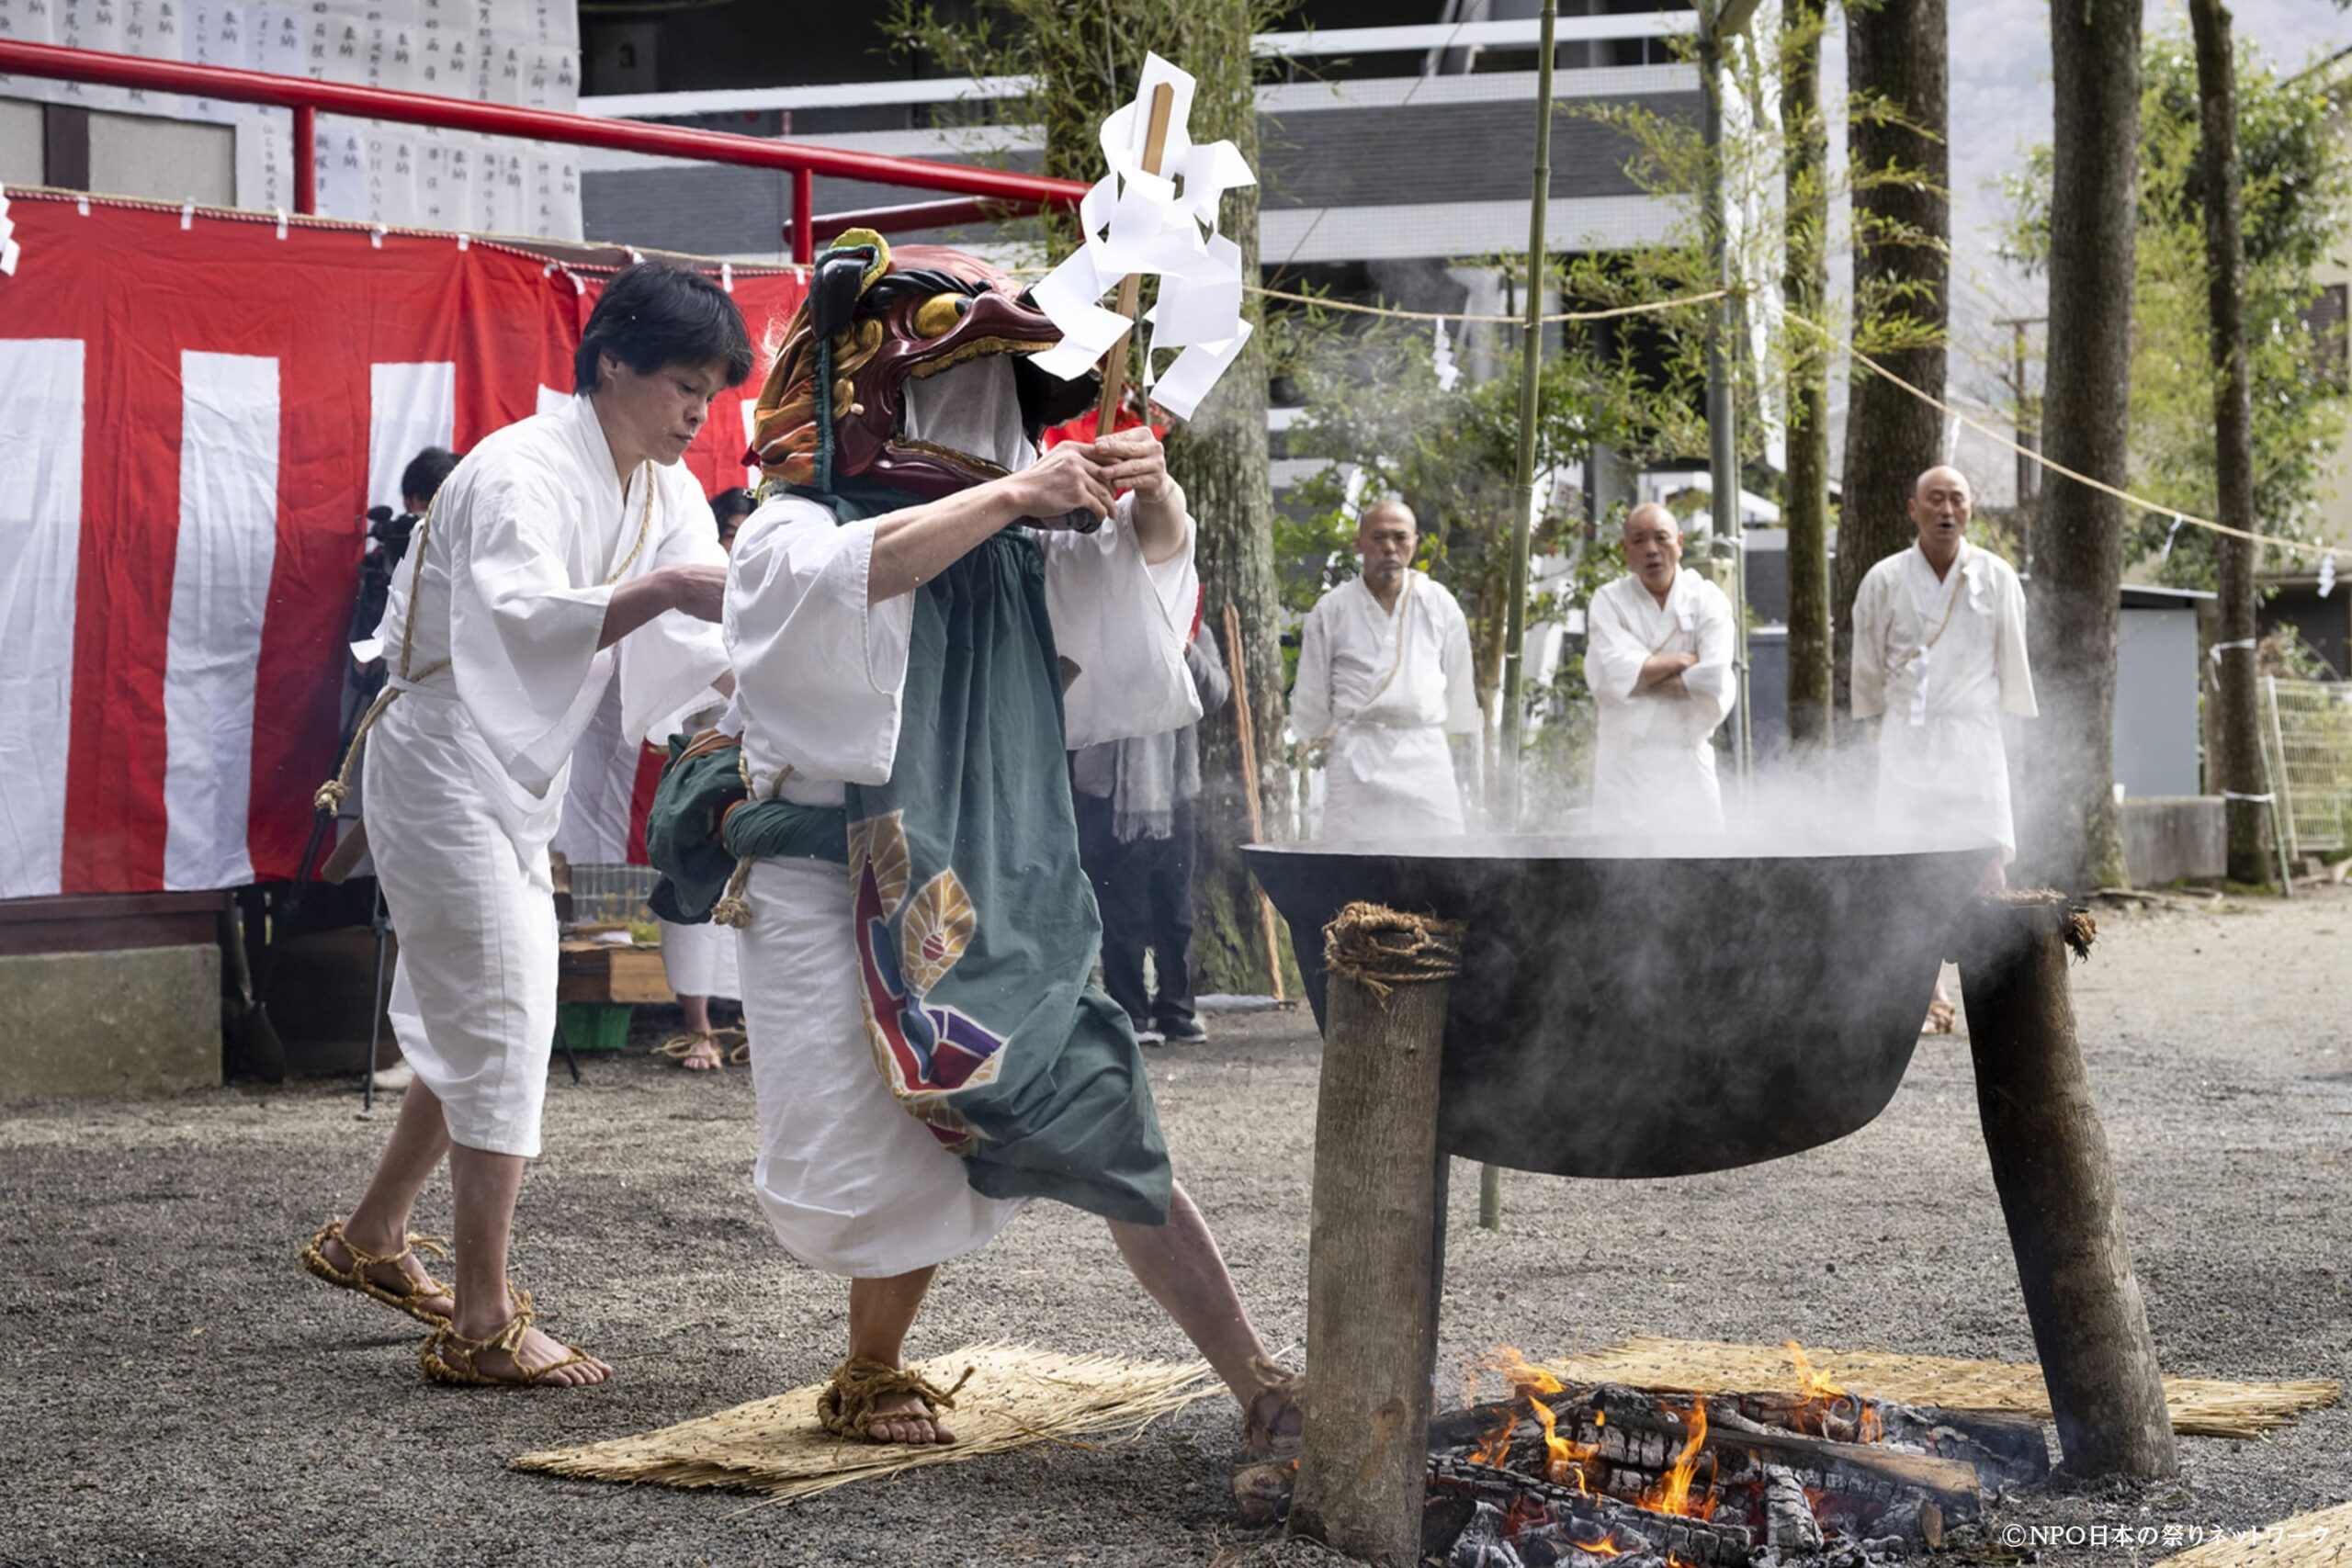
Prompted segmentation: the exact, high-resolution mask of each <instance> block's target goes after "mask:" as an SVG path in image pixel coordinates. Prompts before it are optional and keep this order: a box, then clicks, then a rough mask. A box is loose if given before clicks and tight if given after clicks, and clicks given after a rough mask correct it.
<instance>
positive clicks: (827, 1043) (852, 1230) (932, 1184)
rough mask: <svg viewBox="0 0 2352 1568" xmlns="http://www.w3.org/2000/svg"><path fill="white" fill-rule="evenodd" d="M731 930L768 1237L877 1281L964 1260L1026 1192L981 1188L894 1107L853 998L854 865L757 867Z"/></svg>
mask: <svg viewBox="0 0 2352 1568" xmlns="http://www.w3.org/2000/svg"><path fill="white" fill-rule="evenodd" d="M746 891H747V893H748V894H749V897H750V898H751V903H752V923H751V924H750V925H749V926H748V927H746V928H744V929H743V930H742V931H741V932H740V933H739V934H738V942H739V943H740V947H739V958H740V962H741V971H742V980H743V1021H744V1023H745V1024H746V1026H747V1027H748V1028H749V1029H750V1031H751V1037H752V1089H753V1090H754V1091H755V1092H756V1094H757V1097H758V1100H759V1110H760V1155H759V1163H758V1164H757V1165H756V1166H755V1167H754V1168H753V1169H752V1190H753V1191H755V1192H756V1193H758V1195H759V1200H760V1206H761V1207H762V1208H763V1209H764V1210H765V1211H766V1212H767V1216H768V1224H771V1225H773V1226H774V1227H775V1236H776V1240H778V1241H779V1242H782V1243H783V1244H784V1248H785V1250H786V1251H787V1252H789V1253H791V1254H792V1255H793V1256H794V1257H795V1258H798V1259H800V1261H802V1262H803V1263H806V1264H808V1265H809V1267H810V1268H811V1269H821V1270H822V1271H824V1272H825V1273H828V1274H840V1275H846V1276H848V1277H849V1278H851V1279H886V1278H888V1277H889V1276H891V1275H894V1274H904V1273H907V1272H909V1271H910V1270H912V1269H926V1268H929V1267H931V1266H932V1265H933V1264H935V1263H944V1262H945V1261H946V1260H947V1259H949V1258H956V1257H960V1256H962V1255H963V1254H965V1253H967V1252H969V1251H971V1250H973V1249H974V1248H975V1247H979V1246H981V1245H983V1244H984V1243H986V1242H987V1241H988V1240H989V1238H990V1237H991V1236H993V1235H996V1233H997V1232H999V1231H1001V1230H1002V1229H1003V1228H1004V1227H1005V1226H1006V1225H1007V1224H1010V1223H1011V1222H1012V1216H1013V1215H1015V1214H1017V1213H1020V1212H1021V1207H1022V1204H1023V1201H1025V1200H1021V1199H1001V1198H987V1197H983V1196H981V1195H980V1194H979V1193H978V1192H975V1191H974V1190H972V1188H971V1184H970V1183H969V1182H967V1180H965V1179H964V1162H963V1161H962V1160H961V1159H960V1158H958V1157H957V1156H955V1155H953V1154H950V1153H949V1152H948V1151H947V1149H946V1148H945V1147H944V1145H941V1144H940V1142H939V1140H938V1139H937V1138H934V1137H933V1136H932V1134H931V1130H930V1129H929V1128H928V1127H926V1126H924V1125H923V1123H922V1122H918V1121H916V1120H915V1118H913V1117H912V1116H910V1115H909V1114H907V1112H905V1111H901V1110H899V1103H898V1101H897V1100H895V1099H893V1098H892V1096H891V1094H890V1091H889V1089H887V1088H885V1087H884V1085H883V1082H882V1077H881V1075H880V1074H879V1073H878V1072H876V1070H875V1066H874V1050H873V1047H872V1045H871V1044H869V1043H868V1036H867V1030H866V1026H865V1012H864V1010H863V1009H862V1008H861V1007H860V1006H859V1004H858V999H857V974H858V969H857V950H856V948H855V946H854V944H853V943H852V942H851V940H850V885H849V874H848V873H847V872H845V871H843V870H842V868H841V867H840V866H837V865H833V864H831V863H828V862H823V861H811V860H767V861H761V862H759V863H757V864H756V865H754V866H753V867H752V875H751V881H750V886H749V887H748V888H747V890H746Z"/></svg>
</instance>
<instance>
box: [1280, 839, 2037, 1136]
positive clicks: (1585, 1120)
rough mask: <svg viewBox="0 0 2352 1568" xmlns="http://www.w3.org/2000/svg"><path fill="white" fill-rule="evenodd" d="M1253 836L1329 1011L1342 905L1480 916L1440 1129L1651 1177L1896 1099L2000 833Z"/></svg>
mask: <svg viewBox="0 0 2352 1568" xmlns="http://www.w3.org/2000/svg"><path fill="white" fill-rule="evenodd" d="M1243 853H1244V854H1245V855H1246V856H1247V857H1248V860H1249V863H1250V870H1251V871H1252V872H1254V873H1255V874H1257V877H1258V881H1259V883H1260V884H1261V886H1264V888H1265V889H1266V892H1267V893H1268V895H1270V896H1271V897H1272V899H1273V901H1274V907H1275V908H1278V909H1280V910H1281V911H1282V913H1283V917H1284V918H1285V919H1288V920H1289V921H1290V929H1291V936H1292V940H1293V941H1294V942H1296V944H1297V948H1298V955H1299V960H1300V964H1301V967H1302V968H1303V969H1304V970H1305V971H1306V977H1307V991H1308V995H1309V998H1310V999H1311V1000H1312V1001H1313V1002H1314V1005H1315V1014H1316V1018H1317V1021H1318V1022H1319V1021H1321V1020H1322V1017H1323V970H1322V955H1323V927H1324V926H1325V925H1326V924H1327V923H1328V922H1329V920H1330V919H1331V917H1332V916H1334V915H1336V914H1337V913H1338V912H1339V910H1340V906H1342V905H1344V904H1348V903H1351V902H1353V901H1355V900H1357V899H1364V900H1368V901H1370V902H1373V903H1378V904H1385V905H1387V906H1388V907H1390V908H1397V909H1404V910H1411V911H1415V912H1434V913H1436V914H1439V915H1442V916H1444V917H1446V918H1448V919H1457V920H1461V921H1462V922H1464V925H1465V926H1466V927H1467V932H1466V936H1465V946H1464V954H1463V972H1462V976H1461V977H1460V978H1459V979H1458V980H1456V981H1455V982H1454V984H1453V1001H1452V1005H1451V1009H1450V1010H1449V1013H1448V1017H1447V1022H1446V1041H1445V1062H1444V1069H1443V1081H1442V1102H1441V1106H1440V1110H1439V1126H1438V1138H1439V1144H1440V1145H1441V1146H1442V1147H1443V1148H1445V1149H1447V1150H1449V1151H1451V1152H1452V1153H1453V1154H1456V1155H1461V1156H1464V1157H1467V1158H1471V1159H1479V1160H1486V1161H1489V1162H1491V1163H1493V1164H1496V1165H1502V1166H1509V1167H1512V1168H1517V1169H1521V1170H1535V1171H1548V1172H1551V1173H1553V1174H1555V1175H1560V1176H1591V1177H1617V1178H1646V1177H1661V1176H1688V1175H1693V1174H1696V1173H1698V1172H1701V1171H1709V1170H1725V1169H1729V1168H1733V1167H1735V1166H1743V1165H1753V1164H1756V1163H1757V1162H1758V1161H1760V1160H1768V1159H1776V1158H1778V1157H1780V1156H1782V1155H1790V1154H1795V1153H1797V1152H1798V1151H1800V1150H1803V1149H1809V1148H1813V1147H1815V1145H1820V1144H1826V1143H1828V1142H1829V1141H1830V1140H1832V1139H1833V1138H1841V1137H1844V1136H1845V1135H1846V1134H1849V1133H1851V1132H1853V1131H1855V1130H1856V1129H1858V1128H1860V1127H1861V1126H1863V1125H1865V1124H1867V1123H1868V1122H1870V1121H1871V1118H1872V1117H1874V1116H1876V1115H1877V1114H1878V1113H1879V1112H1880V1111H1883V1110H1884V1109H1885V1108H1886V1103H1887V1101H1888V1100H1892V1099H1894V1090H1895V1087H1896V1086H1897V1085H1898V1084H1899V1083H1901V1082H1902V1080H1903V1073H1904V1069H1905V1067H1906V1066H1909V1065H1910V1061H1911V1050H1912V1046H1913V1045H1914V1044H1915V1043H1917V1038H1918V1032H1919V1021H1920V1019H1921V1018H1923V1017H1925V1016H1926V1014H1927V1010H1928V998H1929V997H1930V995H1931V994H1932V993H1933V991H1934V988H1935V981H1936V973H1937V968H1938V965H1939V964H1940V963H1941V961H1942V959H1943V957H1944V954H1945V953H1946V951H1947V948H1948V946H1949V942H1948V940H1947V939H1948V937H1949V936H1950V933H1951V930H1952V926H1953V923H1954V921H1955V920H1956V919H1958V917H1959V916H1960V914H1961V913H1962V910H1963V908H1965V907H1966V906H1967V904H1968V902H1969V900H1970V898H1971V897H1973V895H1974V893H1975V891H1976V889H1977V888H1978V886H1980V885H1981V884H1982V881H1983V879H1984V875H1985V867H1986V863H1987V860H1988V857H1989V855H1990V854H1991V853H1992V852H1991V851H1989V850H1987V849H1983V848H1968V849H1951V848H1941V849H1909V848H1906V849H1901V850H1894V849H1881V850H1862V851H1857V850H1853V849H1845V850H1837V851H1829V852H1824V850H1823V846H1820V845H1818V844H1811V845H1809V844H1804V843H1800V842H1794V841H1770V842H1763V843H1759V844H1746V843H1743V844H1739V845H1737V846H1736V847H1735V846H1731V845H1728V844H1724V845H1722V846H1721V847H1715V848H1713V849H1711V850H1709V849H1699V850H1694V847H1693V845H1692V844H1691V843H1689V842H1687V841H1685V842H1680V843H1678V844H1668V843H1665V842H1659V843H1656V844H1641V843H1635V842H1629V841H1628V840H1623V839H1609V840H1601V839H1589V838H1537V837H1489V838H1476V837H1473V838H1455V839H1432V840H1429V841H1427V842H1425V843H1420V844H1399V843H1379V842H1346V841H1328V842H1319V843H1312V844H1253V845H1251V846H1250V847H1248V848H1247V849H1245V850H1244V851H1243Z"/></svg>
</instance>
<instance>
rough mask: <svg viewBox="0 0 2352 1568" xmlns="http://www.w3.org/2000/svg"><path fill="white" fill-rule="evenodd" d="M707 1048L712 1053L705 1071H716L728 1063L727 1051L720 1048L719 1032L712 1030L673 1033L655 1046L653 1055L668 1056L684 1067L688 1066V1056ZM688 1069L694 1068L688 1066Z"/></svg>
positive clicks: (697, 1053)
mask: <svg viewBox="0 0 2352 1568" xmlns="http://www.w3.org/2000/svg"><path fill="white" fill-rule="evenodd" d="M705 1050H707V1051H708V1052H709V1053H710V1066H707V1067H706V1068H704V1069H703V1070H704V1071H705V1072H716V1071H718V1069H719V1068H721V1067H723V1066H726V1065H727V1053H726V1052H725V1051H724V1050H722V1049H720V1047H719V1043H718V1034H717V1032H715V1031H710V1030H704V1031H702V1032H695V1031H693V1030H689V1031H687V1032H685V1033H684V1034H673V1035H672V1036H670V1038H669V1039H667V1040H664V1041H663V1042H662V1043H661V1044H659V1045H656V1046H655V1047H653V1055H657V1056H667V1057H669V1058H670V1060H672V1061H673V1062H675V1063H677V1064H678V1066H680V1067H682V1068H684V1067H685V1066H686V1060H687V1058H688V1057H690V1056H694V1055H699V1054H700V1053H701V1052H703V1051H705ZM686 1070H688V1071H692V1070H693V1069H692V1068H686Z"/></svg>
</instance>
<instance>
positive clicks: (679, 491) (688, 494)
mask: <svg viewBox="0 0 2352 1568" xmlns="http://www.w3.org/2000/svg"><path fill="white" fill-rule="evenodd" d="M655 482H656V483H657V484H661V485H662V487H663V489H664V491H666V493H665V494H664V495H663V496H662V508H661V511H662V518H663V519H664V522H665V523H666V526H665V527H664V528H663V530H662V537H661V539H660V540H659V542H657V543H656V545H655V546H654V549H653V559H652V563H651V568H650V570H659V569H661V568H662V567H665V566H710V567H718V568H719V569H720V570H725V569H726V566H727V552H726V551H725V550H724V549H721V548H720V547H719V544H718V522H717V521H716V520H715V519H714V518H713V517H712V516H711V514H710V502H707V501H706V500H704V499H703V494H702V488H701V487H700V486H699V485H697V484H695V481H694V480H693V479H690V478H684V477H683V475H682V474H681V477H680V478H679V479H674V480H673V479H669V478H667V477H666V476H664V475H662V474H661V472H660V471H657V478H656V479H655ZM620 665H621V671H620V674H621V679H620V686H621V728H622V731H623V733H625V734H626V735H627V736H628V738H629V740H630V742H631V743H632V744H634V743H636V742H639V741H644V740H650V741H652V742H654V743H655V744H656V745H659V744H660V743H662V741H664V740H667V739H669V738H670V735H671V732H672V730H673V728H675V726H676V722H677V720H678V719H679V718H680V717H681V716H683V715H684V714H685V713H686V712H687V711H688V710H689V709H691V708H694V707H695V706H698V705H701V704H702V702H703V699H704V696H705V694H707V693H709V691H710V687H711V682H714V681H716V680H718V677H719V676H720V675H722V674H724V673H725V672H726V670H727V643H726V640H725V638H724V637H721V636H720V634H719V630H718V624H717V623H715V622H712V621H699V620H696V619H695V617H694V616H692V615H687V614H685V613H684V611H680V610H664V611H663V612H662V614H660V615H656V616H654V617H653V619H651V620H650V621H648V622H647V623H646V624H645V625H644V626H639V628H638V629H637V630H635V631H633V632H631V633H629V635H628V636H627V637H623V638H622V639H621V642H620Z"/></svg>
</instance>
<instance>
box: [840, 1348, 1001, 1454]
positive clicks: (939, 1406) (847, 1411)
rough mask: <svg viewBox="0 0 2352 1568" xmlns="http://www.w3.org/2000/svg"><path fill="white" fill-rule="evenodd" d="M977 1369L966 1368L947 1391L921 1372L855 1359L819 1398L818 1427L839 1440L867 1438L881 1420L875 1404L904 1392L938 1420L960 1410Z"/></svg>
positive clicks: (895, 1415) (900, 1415) (895, 1416)
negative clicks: (958, 1399)
mask: <svg viewBox="0 0 2352 1568" xmlns="http://www.w3.org/2000/svg"><path fill="white" fill-rule="evenodd" d="M977 1370H978V1369H976V1368H972V1367H966V1368H965V1369H964V1375H963V1376H962V1377H960V1378H957V1379H956V1382H955V1384H954V1386H952V1387H949V1388H944V1389H943V1388H941V1387H940V1386H939V1385H938V1384H936V1383H934V1382H931V1381H930V1380H929V1379H927V1378H925V1377H924V1376H923V1375H922V1373H921V1372H914V1371H908V1370H906V1369H905V1368H903V1367H894V1366H891V1365H890V1364H889V1363H888V1362H887V1361H873V1360H868V1359H865V1358H864V1357H862V1356H861V1357H856V1358H854V1359H850V1360H846V1361H843V1362H842V1364H841V1365H840V1366H838V1367H835V1368H834V1369H833V1378H832V1381H831V1382H829V1383H827V1384H826V1385H825V1387H824V1389H823V1391H822V1392H821V1393H819V1394H818V1395H817V1424H818V1425H819V1426H820V1427H824V1429H825V1430H826V1431H828V1432H831V1434H832V1435H833V1436H835V1437H837V1438H864V1437H865V1434H866V1432H867V1431H868V1430H869V1429H870V1428H871V1427H873V1425H874V1423H875V1421H876V1419H877V1416H876V1411H875V1408H874V1407H875V1405H876V1404H879V1403H881V1402H882V1401H883V1400H885V1399H888V1398H890V1397H892V1396H893V1395H896V1394H901V1393H911V1394H913V1395H914V1396H915V1397H916V1398H917V1399H920V1400H922V1403H923V1407H924V1409H925V1411H926V1412H927V1414H928V1416H932V1417H936V1416H938V1414H939V1413H940V1412H941V1411H943V1410H953V1409H955V1408H956V1394H957V1393H958V1392H960V1391H961V1390H962V1389H963V1386H964V1385H965V1384H966V1383H967V1382H971V1381H972V1373H973V1372H974V1371H977ZM909 1416H911V1412H905V1411H900V1412H894V1413H891V1414H888V1415H882V1416H878V1418H879V1419H881V1420H885V1421H895V1420H899V1419H902V1418H906V1417H909Z"/></svg>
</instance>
